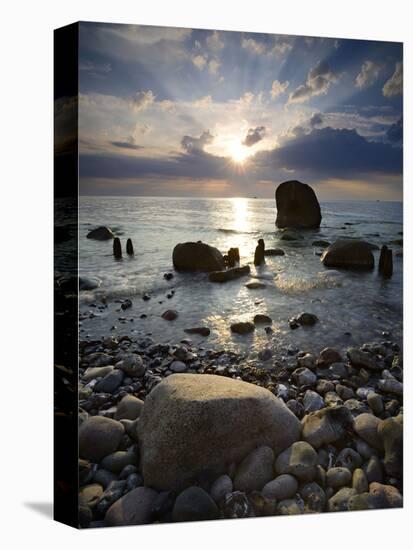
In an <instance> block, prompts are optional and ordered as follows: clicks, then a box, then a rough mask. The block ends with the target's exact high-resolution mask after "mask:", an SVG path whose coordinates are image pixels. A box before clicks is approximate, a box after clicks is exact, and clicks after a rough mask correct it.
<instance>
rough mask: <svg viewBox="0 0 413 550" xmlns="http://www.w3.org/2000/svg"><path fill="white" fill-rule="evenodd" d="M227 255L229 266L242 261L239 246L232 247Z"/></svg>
mask: <svg viewBox="0 0 413 550" xmlns="http://www.w3.org/2000/svg"><path fill="white" fill-rule="evenodd" d="M227 257H228V267H234V266H235V265H236V264H237V263H239V261H240V255H239V248H230V249H229V250H228V254H227Z"/></svg>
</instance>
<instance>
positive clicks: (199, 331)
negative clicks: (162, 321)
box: [184, 327, 211, 336]
mask: <svg viewBox="0 0 413 550" xmlns="http://www.w3.org/2000/svg"><path fill="white" fill-rule="evenodd" d="M184 332H186V333H187V334H200V335H201V336H209V335H210V334H211V330H210V329H209V328H208V327H193V328H186V329H184Z"/></svg>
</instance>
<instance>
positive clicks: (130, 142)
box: [110, 139, 143, 150]
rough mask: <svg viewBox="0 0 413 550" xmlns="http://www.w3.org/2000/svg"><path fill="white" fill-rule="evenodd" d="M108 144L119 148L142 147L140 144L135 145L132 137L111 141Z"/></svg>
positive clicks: (135, 148)
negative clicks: (126, 139)
mask: <svg viewBox="0 0 413 550" xmlns="http://www.w3.org/2000/svg"><path fill="white" fill-rule="evenodd" d="M110 144H111V145H113V146H114V147H119V148H120V149H133V150H137V149H143V147H142V145H137V144H136V143H134V141H133V140H132V139H131V140H128V141H111V142H110Z"/></svg>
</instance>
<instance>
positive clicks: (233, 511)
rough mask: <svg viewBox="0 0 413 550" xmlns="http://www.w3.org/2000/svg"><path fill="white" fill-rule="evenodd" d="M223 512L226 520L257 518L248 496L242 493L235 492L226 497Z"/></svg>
mask: <svg viewBox="0 0 413 550" xmlns="http://www.w3.org/2000/svg"><path fill="white" fill-rule="evenodd" d="M221 510H222V514H223V516H224V518H227V519H238V518H250V517H255V514H254V510H253V508H252V506H251V504H250V502H249V500H248V498H247V495H246V494H245V493H242V492H241V491H234V492H233V493H230V494H228V495H226V497H225V500H224V502H223V504H222V507H221Z"/></svg>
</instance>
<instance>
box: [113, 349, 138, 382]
mask: <svg viewBox="0 0 413 550" xmlns="http://www.w3.org/2000/svg"><path fill="white" fill-rule="evenodd" d="M116 368H118V369H120V370H122V371H123V372H124V373H125V374H126V375H127V376H131V377H132V378H135V377H137V376H143V375H144V374H145V365H144V364H143V361H142V357H141V356H140V355H136V354H130V355H127V356H125V357H124V358H123V359H122V360H121V361H118V363H116Z"/></svg>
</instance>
